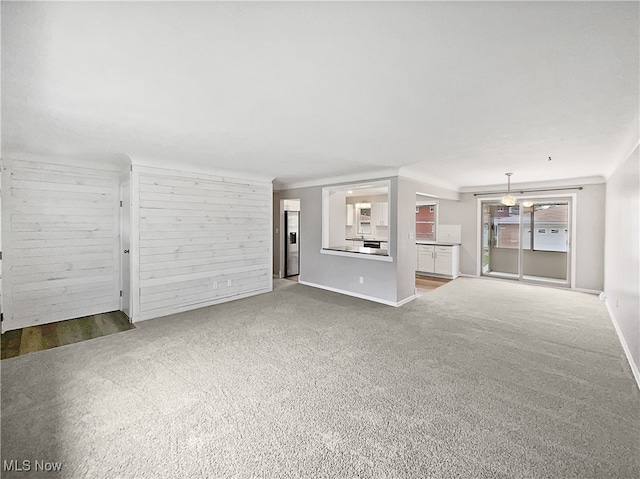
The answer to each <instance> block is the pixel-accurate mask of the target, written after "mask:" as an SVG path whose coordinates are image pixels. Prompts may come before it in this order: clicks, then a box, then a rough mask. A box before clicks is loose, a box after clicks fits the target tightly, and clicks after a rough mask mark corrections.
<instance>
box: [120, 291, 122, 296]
mask: <svg viewBox="0 0 640 479" xmlns="http://www.w3.org/2000/svg"><path fill="white" fill-rule="evenodd" d="M120 297H121V298H122V290H120Z"/></svg>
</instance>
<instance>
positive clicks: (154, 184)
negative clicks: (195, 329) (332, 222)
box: [132, 165, 272, 321]
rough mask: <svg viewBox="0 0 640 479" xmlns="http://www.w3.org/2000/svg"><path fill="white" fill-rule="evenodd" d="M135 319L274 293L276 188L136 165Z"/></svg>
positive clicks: (134, 200) (134, 235)
mask: <svg viewBox="0 0 640 479" xmlns="http://www.w3.org/2000/svg"><path fill="white" fill-rule="evenodd" d="M132 185H133V187H132V192H133V194H132V217H133V230H132V254H133V255H134V256H133V257H132V263H133V273H132V279H133V283H134V286H133V319H134V321H140V320H145V319H150V318H155V317H159V316H165V315H168V314H172V313H175V312H180V311H187V310H190V309H195V308H199V307H203V306H208V305H211V304H216V303H220V302H224V301H230V300H233V299H239V298H242V297H246V296H251V295H254V294H259V293H263V292H267V291H271V289H272V258H271V241H272V238H271V233H272V230H271V228H272V185H271V183H270V182H263V181H257V180H245V179H240V178H232V177H228V176H225V177H222V176H213V175H205V174H200V173H188V172H179V171H173V170H166V169H159V168H151V167H143V166H136V165H134V166H133V174H132Z"/></svg>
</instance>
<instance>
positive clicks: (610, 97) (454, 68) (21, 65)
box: [2, 2, 640, 189]
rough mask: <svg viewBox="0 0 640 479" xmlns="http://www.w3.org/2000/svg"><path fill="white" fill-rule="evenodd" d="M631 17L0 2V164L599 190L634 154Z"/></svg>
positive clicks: (552, 7)
mask: <svg viewBox="0 0 640 479" xmlns="http://www.w3.org/2000/svg"><path fill="white" fill-rule="evenodd" d="M638 7H639V4H638V2H624V3H613V2H603V3H592V2H585V3H578V2H561V3H549V2H517V3H503V2H498V3H488V2H472V3H459V2H445V3H435V2H433V3H432V2H425V3H402V2H391V3H333V2H331V3H282V2H273V3H271V2H263V3H218V2H212V3H206V2H194V3H168V2H140V3H138V2H135V3H66V2H65V3H13V2H9V3H7V2H3V3H2V83H3V84H2V108H3V111H2V113H3V118H2V120H3V124H2V133H3V157H8V156H12V155H17V154H19V153H21V152H32V153H33V152H35V153H39V154H52V153H56V154H62V155H68V156H76V155H78V156H80V157H86V158H90V157H91V158H111V157H113V158H121V157H122V155H127V156H129V157H131V158H134V159H138V158H140V159H147V160H148V161H150V162H151V163H153V164H158V165H167V164H174V165H180V164H184V165H196V166H198V167H203V168H204V167H213V168H217V169H223V170H232V171H244V172H250V173H252V174H255V175H262V176H265V177H268V178H276V179H277V181H278V182H279V184H284V183H288V184H293V183H300V182H304V181H314V180H318V179H319V178H326V177H333V176H338V175H360V176H370V175H375V174H378V173H380V174H384V173H388V172H390V171H391V172H393V171H395V172H398V171H399V172H400V174H403V175H405V176H409V177H412V178H420V179H422V180H427V181H429V182H431V183H433V184H436V185H441V186H446V187H450V188H454V189H458V188H461V187H468V186H475V185H486V184H496V183H502V182H504V178H505V177H504V173H505V172H507V171H512V172H514V176H513V181H514V183H518V182H519V181H526V182H531V181H545V180H550V179H565V178H576V177H585V176H604V177H606V176H608V175H609V174H610V173H611V171H612V170H613V169H614V168H615V166H616V165H617V164H618V163H619V162H620V161H622V160H623V159H624V158H623V157H624V156H625V154H628V153H630V152H631V149H632V147H633V146H634V145H635V144H637V140H638V119H639V114H638V112H639V106H638V101H639V77H640V74H639V66H638V64H639V57H640V55H639V43H640V42H639V33H638V32H639V28H640V21H639V8H638ZM549 156H551V157H552V158H553V161H551V162H549V161H547V158H548V157H549Z"/></svg>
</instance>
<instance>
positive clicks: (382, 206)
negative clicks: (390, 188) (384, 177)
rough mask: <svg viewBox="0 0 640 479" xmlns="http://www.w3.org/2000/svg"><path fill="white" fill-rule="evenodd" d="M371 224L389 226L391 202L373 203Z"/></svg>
mask: <svg viewBox="0 0 640 479" xmlns="http://www.w3.org/2000/svg"><path fill="white" fill-rule="evenodd" d="M371 224H372V225H374V226H389V203H386V202H385V203H371Z"/></svg>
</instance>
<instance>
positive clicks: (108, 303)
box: [2, 162, 120, 330]
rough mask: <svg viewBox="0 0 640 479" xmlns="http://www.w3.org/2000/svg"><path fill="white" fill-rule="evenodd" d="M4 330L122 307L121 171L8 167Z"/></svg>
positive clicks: (29, 164) (43, 165) (18, 164)
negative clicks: (120, 253)
mask: <svg viewBox="0 0 640 479" xmlns="http://www.w3.org/2000/svg"><path fill="white" fill-rule="evenodd" d="M2 189H3V200H4V201H3V203H4V204H3V205H2V206H3V212H2V213H3V215H2V216H3V219H2V221H3V233H4V240H5V251H4V252H3V256H4V257H3V259H4V260H5V261H4V265H3V266H4V277H3V280H4V281H3V293H4V294H5V305H4V306H5V308H4V311H3V312H4V323H3V330H11V329H18V328H24V327H28V326H33V325H37V324H45V323H51V322H54V321H61V320H65V319H70V318H76V317H80V316H87V315H91V314H96V313H102V312H107V311H114V310H118V309H120V302H119V298H120V286H119V285H120V266H119V262H120V257H119V249H120V248H119V235H120V228H119V217H120V216H119V215H120V212H119V175H118V173H116V172H112V171H102V170H94V169H89V168H82V167H74V166H68V165H52V164H46V163H37V162H9V163H8V164H6V165H3V188H2Z"/></svg>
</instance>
